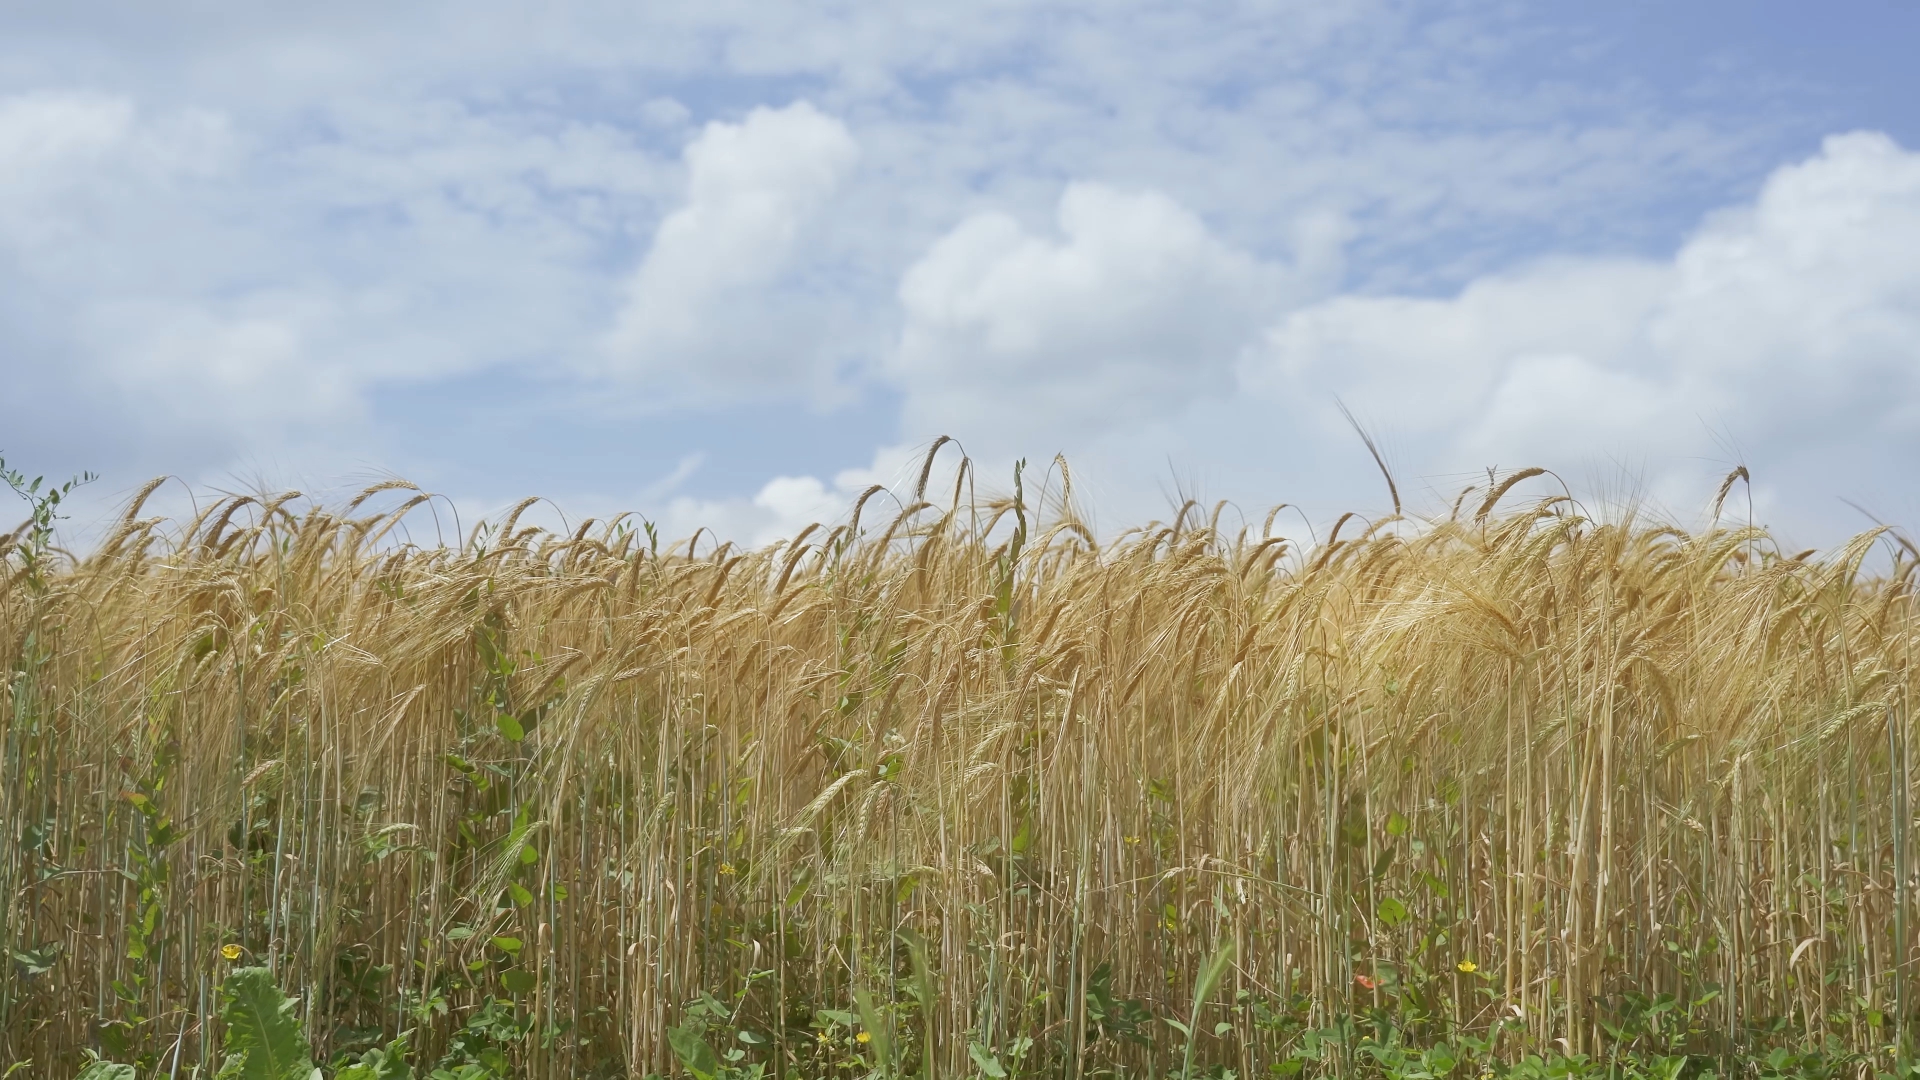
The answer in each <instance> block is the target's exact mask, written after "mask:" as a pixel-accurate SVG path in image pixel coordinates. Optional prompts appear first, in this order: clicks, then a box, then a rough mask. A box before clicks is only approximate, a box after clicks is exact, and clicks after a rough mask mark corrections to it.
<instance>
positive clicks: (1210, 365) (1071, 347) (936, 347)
mask: <svg viewBox="0 0 1920 1080" xmlns="http://www.w3.org/2000/svg"><path fill="white" fill-rule="evenodd" d="M1057 228H1058V235H1057V236H1046V235H1034V234H1032V233H1029V232H1028V231H1027V230H1026V229H1025V228H1023V227H1022V226H1021V225H1020V224H1019V222H1018V221H1016V220H1015V219H1014V218H1012V217H1011V216H1009V215H1006V214H1002V213H982V214H977V215H975V216H973V217H970V218H968V219H967V220H966V221H963V222H962V223H961V224H960V225H958V226H956V227H955V228H954V229H953V230H952V231H951V232H949V233H947V234H946V235H945V236H943V237H941V238H940V240H939V241H937V242H936V243H935V244H934V245H933V246H932V247H931V248H930V249H929V250H928V251H927V253H926V255H925V256H923V257H922V258H921V259H920V260H919V261H918V262H917V263H915V264H914V265H913V266H912V267H911V268H910V269H909V270H908V271H907V273H906V275H905V277H904V278H903V279H902V281H901V284H900V303H901V306H902V309H903V313H904V315H905V320H906V322H905V328H904V330H903V331H902V334H901V338H900V344H899V347H898V349H897V350H896V351H895V352H894V353H893V355H892V356H891V357H890V359H889V361H888V365H887V372H888V374H889V376H890V377H891V378H892V379H893V380H895V382H896V383H897V384H898V385H899V386H900V387H901V388H902V389H903V390H904V391H905V393H906V406H905V419H904V424H903V426H904V428H905V430H906V431H907V432H908V433H909V435H910V436H913V437H927V436H933V435H939V434H947V433H956V432H958V433H964V434H965V437H967V438H969V439H972V440H975V442H976V443H979V442H980V441H982V440H985V441H987V442H989V443H991V444H992V446H993V448H994V450H996V451H997V450H999V449H1001V448H1003V447H1014V446H1018V445H1020V444H1023V443H1031V442H1033V441H1035V440H1039V441H1041V442H1049V441H1051V442H1054V443H1055V446H1053V447H1042V452H1051V450H1053V449H1057V448H1058V446H1059V445H1062V444H1064V443H1073V442H1079V441H1082V440H1084V439H1085V438H1087V437H1090V436H1097V435H1099V434H1101V433H1102V432H1105V431H1109V430H1112V429H1114V428H1116V427H1124V426H1127V425H1133V424H1138V423H1140V422H1142V421H1144V420H1148V419H1152V418H1157V417H1165V416H1169V415H1172V414H1175V413H1178V412H1179V411H1180V410H1181V409H1183V408H1185V407H1186V406H1187V405H1189V404H1191V403H1192V402H1194V401H1196V400H1198V399H1202V398H1206V397H1217V396H1221V395H1224V394H1226V393H1228V392H1230V391H1231V390H1232V388H1233V365H1234V361H1235V359H1236V357H1237V356H1238V354H1239V353H1240V351H1241V350H1242V349H1243V348H1245V347H1246V346H1247V345H1248V344H1249V343H1250V342H1251V341H1252V340H1253V337H1254V334H1255V332H1256V331H1257V330H1258V328H1259V327H1260V325H1261V324H1262V322H1263V321H1264V320H1266V319H1269V318H1271V317H1272V314H1273V313H1274V312H1275V311H1277V310H1284V309H1285V308H1286V307H1288V306H1289V305H1291V304H1293V303H1296V302H1298V301H1299V300H1300V299H1302V298H1303V297H1304V296H1305V295H1306V294H1307V292H1308V290H1309V289H1311V288H1312V287H1313V285H1314V283H1313V282H1312V281H1310V280H1307V278H1308V277H1310V276H1311V275H1303V274H1301V273H1299V272H1297V271H1295V270H1293V269H1292V268H1289V267H1286V266H1282V265H1279V264H1276V263H1272V262H1267V261H1263V260H1261V259H1257V258H1255V257H1253V256H1252V255H1250V254H1248V253H1246V252H1245V251H1242V250H1240V249H1238V248H1236V247H1234V246H1232V245H1230V244H1228V243H1226V242H1224V241H1222V240H1221V239H1219V238H1218V237H1216V236H1215V235H1214V234H1213V233H1212V232H1211V231H1210V230H1209V229H1208V227H1207V225H1206V224H1205V223H1204V222H1202V221H1201V220H1200V219H1199V218H1198V217H1197V216H1195V215H1194V214H1193V213H1192V212H1191V211H1189V210H1187V209H1186V208H1185V207H1182V206H1181V205H1180V204H1178V203H1177V202H1175V201H1174V200H1172V199H1171V198H1168V197H1167V196H1166V195H1164V194H1161V193H1159V192H1153V191H1128V190H1122V189H1118V188H1115V187H1111V186H1108V185H1105V184H1098V183H1076V184H1072V185H1069V186H1068V187H1067V188H1066V190H1065V192H1064V193H1063V194H1062V195H1061V196H1060V201H1059V207H1058V211H1057ZM1314 235H1315V236H1316V237H1317V238H1318V240H1317V242H1316V246H1317V247H1322V248H1323V247H1326V246H1328V244H1336V245H1337V240H1338V232H1337V230H1332V229H1328V228H1325V227H1321V228H1319V229H1317V230H1315V232H1314ZM1304 261H1305V262H1309V263H1311V264H1313V265H1314V266H1316V267H1320V266H1324V265H1326V264H1327V263H1328V262H1329V261H1330V260H1329V258H1328V257H1327V254H1326V253H1325V252H1323V251H1318V250H1316V251H1315V252H1314V253H1312V254H1311V255H1310V256H1308V257H1307V258H1306V259H1305V260H1304Z"/></svg>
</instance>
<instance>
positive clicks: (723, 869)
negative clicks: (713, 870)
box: [720, 862, 735, 877]
mask: <svg viewBox="0 0 1920 1080" xmlns="http://www.w3.org/2000/svg"><path fill="white" fill-rule="evenodd" d="M720 873H721V875H722V876H724V877H732V876H733V875H734V873H735V871H734V868H733V864H732V863H730V862H723V863H721V864H720Z"/></svg>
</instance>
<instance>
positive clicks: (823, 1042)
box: [816, 1031, 833, 1046]
mask: <svg viewBox="0 0 1920 1080" xmlns="http://www.w3.org/2000/svg"><path fill="white" fill-rule="evenodd" d="M816 1038H818V1039H819V1040H820V1045H821V1046H825V1045H827V1044H828V1043H830V1042H832V1041H833V1037H832V1036H830V1035H828V1034H827V1033H826V1032H824V1031H823V1032H821V1033H820V1034H819V1035H818V1036H816Z"/></svg>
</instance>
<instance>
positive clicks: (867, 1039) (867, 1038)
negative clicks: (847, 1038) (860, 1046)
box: [853, 1031, 873, 1043]
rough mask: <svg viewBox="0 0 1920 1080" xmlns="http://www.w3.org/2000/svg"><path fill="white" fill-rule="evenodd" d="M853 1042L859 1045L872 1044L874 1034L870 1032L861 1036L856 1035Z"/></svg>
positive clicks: (862, 1033)
mask: <svg viewBox="0 0 1920 1080" xmlns="http://www.w3.org/2000/svg"><path fill="white" fill-rule="evenodd" d="M853 1041H854V1042H857V1043H870V1042H872V1041H873V1033H872V1032H870V1031H863V1032H861V1033H860V1034H858V1035H855V1036H854V1037H853Z"/></svg>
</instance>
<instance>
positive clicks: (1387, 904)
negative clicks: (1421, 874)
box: [1379, 896, 1407, 926]
mask: <svg viewBox="0 0 1920 1080" xmlns="http://www.w3.org/2000/svg"><path fill="white" fill-rule="evenodd" d="M1379 914H1380V921H1381V922H1383V923H1386V924H1387V925H1388V926H1399V925H1400V924H1401V923H1403V922H1406V921H1407V905H1405V904H1403V903H1401V902H1400V901H1398V900H1395V899H1394V898H1393V897H1391V896H1389V897H1387V898H1385V899H1383V900H1381V901H1380V908H1379Z"/></svg>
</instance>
